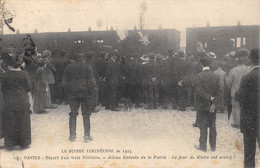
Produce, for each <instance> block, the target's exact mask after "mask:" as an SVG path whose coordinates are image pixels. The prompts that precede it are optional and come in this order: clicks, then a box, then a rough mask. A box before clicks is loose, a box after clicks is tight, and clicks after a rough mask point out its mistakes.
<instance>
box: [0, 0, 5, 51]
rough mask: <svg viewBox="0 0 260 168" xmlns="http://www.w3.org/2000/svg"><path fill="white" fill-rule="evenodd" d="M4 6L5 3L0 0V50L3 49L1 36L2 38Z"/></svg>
mask: <svg viewBox="0 0 260 168" xmlns="http://www.w3.org/2000/svg"><path fill="white" fill-rule="evenodd" d="M4 6H5V3H4V2H3V3H2V1H1V0H0V14H1V16H0V49H2V48H3V36H4V12H5V11H4Z"/></svg>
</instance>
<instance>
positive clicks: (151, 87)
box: [142, 53, 159, 109]
mask: <svg viewBox="0 0 260 168" xmlns="http://www.w3.org/2000/svg"><path fill="white" fill-rule="evenodd" d="M154 59H155V54H154V53H150V54H149V61H148V63H146V64H143V65H142V69H143V76H144V80H143V84H144V94H145V98H146V104H147V106H146V107H145V108H146V109H157V106H158V99H159V89H158V84H157V82H158V76H157V68H158V66H157V65H156V64H157V63H156V62H155V61H154Z"/></svg>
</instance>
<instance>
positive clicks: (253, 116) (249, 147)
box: [236, 48, 260, 168]
mask: <svg viewBox="0 0 260 168" xmlns="http://www.w3.org/2000/svg"><path fill="white" fill-rule="evenodd" d="M250 59H251V64H252V65H253V69H252V71H251V72H249V73H248V74H246V75H245V76H244V77H242V79H241V83H240V86H239V89H238V91H237V93H236V98H237V100H238V101H239V104H240V107H241V123H240V130H241V132H242V133H243V137H244V167H245V168H254V167H255V152H256V142H257V143H258V147H259V149H260V111H259V110H260V109H259V94H260V92H259V91H260V90H259V89H260V87H259V81H260V68H259V67H260V57H259V48H257V49H252V50H251V52H250Z"/></svg>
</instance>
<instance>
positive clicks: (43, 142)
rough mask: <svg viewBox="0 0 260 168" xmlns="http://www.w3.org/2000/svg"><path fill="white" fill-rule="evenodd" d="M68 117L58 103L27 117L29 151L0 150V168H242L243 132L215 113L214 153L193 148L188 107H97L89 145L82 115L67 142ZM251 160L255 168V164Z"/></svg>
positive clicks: (191, 113) (194, 138) (196, 132)
mask: <svg viewBox="0 0 260 168" xmlns="http://www.w3.org/2000/svg"><path fill="white" fill-rule="evenodd" d="M68 113H69V106H68V105H60V106H59V107H58V108H57V109H53V110H48V113H47V114H32V115H31V127H32V144H31V147H30V148H28V149H25V150H19V149H17V150H15V151H7V150H5V149H1V151H0V152H1V153H0V154H1V155H0V161H1V166H2V168H18V167H22V168H41V167H42V168H52V167H55V168H88V167H93V168H101V167H104V168H107V167H127V168H137V167H145V168H147V167H149V168H152V167H161V168H163V167H165V168H166V167H172V168H179V167H186V168H189V167H190V168H194V167H195V168H196V167H198V168H211V167H212V168H230V167H237V168H242V167H243V139H242V134H241V133H240V131H239V130H238V129H235V128H233V127H231V126H230V123H229V122H228V120H227V114H226V113H218V114H217V121H216V124H217V150H216V151H215V152H212V151H210V147H209V146H208V151H207V152H202V151H198V150H196V149H195V148H194V145H195V144H198V139H199V129H198V128H195V127H193V126H192V123H193V122H194V121H195V116H196V112H194V111H191V110H190V108H188V110H187V111H186V112H182V111H178V110H163V109H157V110H145V109H143V108H140V109H132V111H131V112H130V111H119V112H112V111H106V110H104V108H103V107H101V110H100V112H98V113H93V114H92V115H91V135H92V137H93V141H91V142H88V143H85V142H84V139H83V121H82V116H81V115H79V116H78V118H77V139H76V141H75V142H70V141H69V140H68V137H69V126H68V121H69V120H68V119H69V115H68ZM1 143H3V142H1ZM93 150H94V151H93ZM130 152H131V153H130ZM259 156H260V154H259V150H258V149H257V154H256V158H259ZM149 157H151V158H149ZM65 158H67V159H65ZM256 162H257V166H256V167H257V168H258V167H260V160H257V161H256Z"/></svg>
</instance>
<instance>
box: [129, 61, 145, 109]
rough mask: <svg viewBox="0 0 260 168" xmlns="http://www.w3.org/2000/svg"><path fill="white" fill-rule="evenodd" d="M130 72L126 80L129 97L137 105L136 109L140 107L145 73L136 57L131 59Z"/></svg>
mask: <svg viewBox="0 0 260 168" xmlns="http://www.w3.org/2000/svg"><path fill="white" fill-rule="evenodd" d="M128 72H129V74H128V75H127V79H126V80H127V88H128V92H129V93H128V94H129V97H130V99H131V101H132V102H133V103H135V107H140V103H141V100H140V99H141V92H142V90H141V89H142V77H143V73H142V68H141V65H140V64H139V63H138V62H137V60H136V59H135V58H134V57H131V58H130V60H129V62H128Z"/></svg>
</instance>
